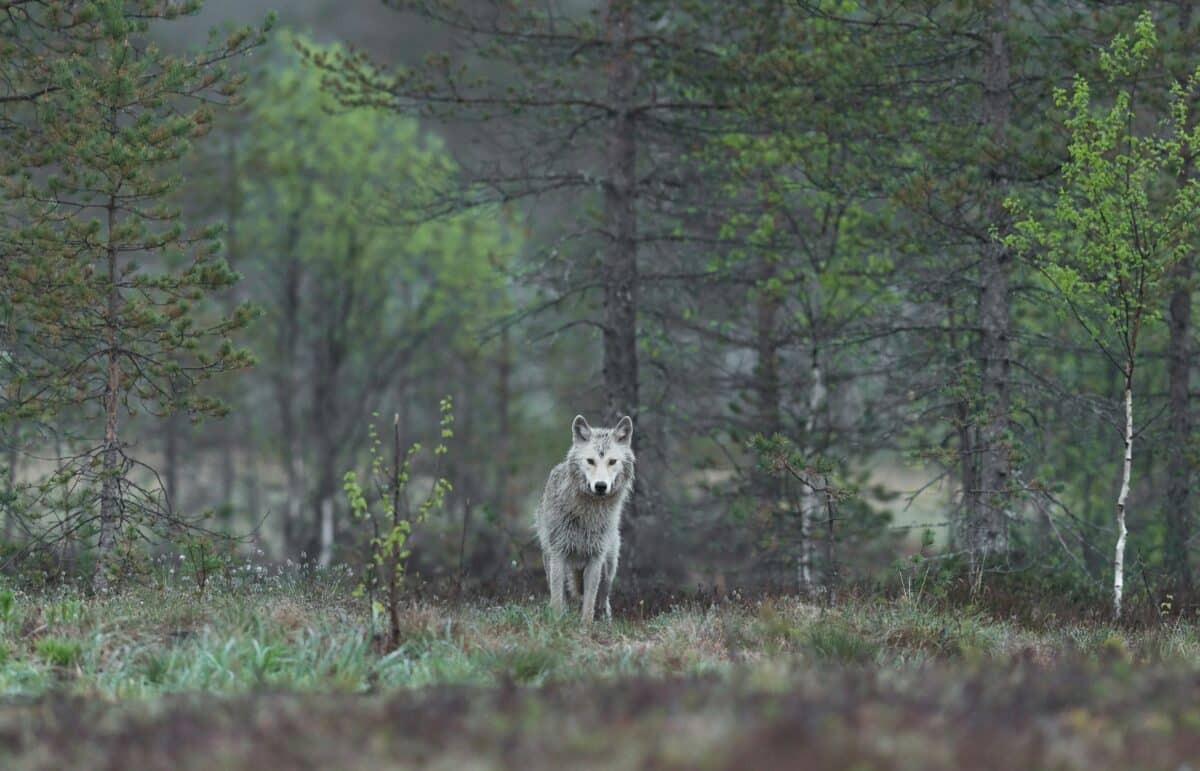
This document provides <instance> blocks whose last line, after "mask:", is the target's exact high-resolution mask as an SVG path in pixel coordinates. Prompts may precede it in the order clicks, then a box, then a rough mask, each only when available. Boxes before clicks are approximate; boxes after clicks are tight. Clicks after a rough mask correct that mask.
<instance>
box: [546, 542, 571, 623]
mask: <svg viewBox="0 0 1200 771" xmlns="http://www.w3.org/2000/svg"><path fill="white" fill-rule="evenodd" d="M564 567H565V566H564V565H563V561H562V560H561V559H560V558H558V557H556V556H555V555H553V554H548V555H546V580H548V581H549V582H550V610H552V611H554V612H555V613H556V614H562V612H563V581H564V579H565V578H566V576H565V575H564V573H563V568H564Z"/></svg>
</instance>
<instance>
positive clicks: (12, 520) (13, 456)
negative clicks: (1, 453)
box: [3, 431, 61, 544]
mask: <svg viewBox="0 0 1200 771" xmlns="http://www.w3.org/2000/svg"><path fill="white" fill-rule="evenodd" d="M11 441H12V443H11V444H9V446H8V449H7V451H6V452H5V456H6V461H5V464H4V466H5V481H4V484H5V493H6V494H7V497H8V498H9V502H8V504H7V505H6V506H5V508H4V541H3V542H4V543H5V544H11V543H12V540H13V532H14V531H15V530H16V524H17V521H16V516H17V513H16V502H15V501H14V500H13V498H14V496H15V495H16V491H17V462H18V461H19V460H20V457H19V455H18V454H17V435H16V431H13V433H12V440H11ZM59 457H61V455H60V456H59Z"/></svg>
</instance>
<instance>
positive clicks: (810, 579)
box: [796, 349, 826, 592]
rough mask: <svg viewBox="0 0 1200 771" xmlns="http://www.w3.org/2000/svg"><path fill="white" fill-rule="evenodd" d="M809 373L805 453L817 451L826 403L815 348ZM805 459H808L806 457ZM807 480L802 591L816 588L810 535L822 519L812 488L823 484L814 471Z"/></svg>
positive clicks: (818, 497)
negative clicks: (821, 414) (818, 433)
mask: <svg viewBox="0 0 1200 771" xmlns="http://www.w3.org/2000/svg"><path fill="white" fill-rule="evenodd" d="M809 377H810V378H811V380H810V382H811V383H812V386H811V388H810V390H809V392H808V418H807V420H805V421H804V437H805V438H804V444H805V447H804V450H805V455H806V456H809V455H812V453H814V452H815V451H816V446H817V444H816V442H815V441H813V434H814V433H815V432H816V430H817V427H818V425H819V422H818V421H817V416H818V415H819V414H820V413H821V410H822V409H823V408H824V406H825V395H826V391H825V375H824V373H823V372H822V371H821V362H820V358H819V354H818V352H817V351H816V350H815V349H814V350H813V352H812V369H811V370H810V375H809ZM805 459H806V460H807V457H806V458H805ZM807 481H808V484H806V485H801V487H800V560H799V564H798V565H797V570H796V580H797V583H798V584H799V586H800V591H801V592H812V591H813V589H814V588H815V587H814V571H813V555H814V553H815V549H814V548H813V540H812V535H813V533H815V532H817V528H818V527H819V526H820V523H821V501H822V496H821V495H820V494H819V493H817V492H816V491H815V490H813V488H814V487H824V485H823V484H822V480H821V479H820V478H819V477H818V476H817V475H809V477H808V480H807Z"/></svg>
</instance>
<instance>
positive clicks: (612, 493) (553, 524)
mask: <svg viewBox="0 0 1200 771" xmlns="http://www.w3.org/2000/svg"><path fill="white" fill-rule="evenodd" d="M633 465H634V456H633V420H632V419H631V418H630V417H629V416H628V415H626V416H625V417H623V418H621V420H620V421H619V422H618V423H617V425H616V426H615V427H614V428H592V427H591V426H589V425H588V422H587V421H586V420H585V419H584V417H583V416H582V415H576V416H575V420H574V421H572V423H571V449H570V450H569V451H568V452H567V457H566V459H565V460H563V462H562V463H559V464H558V465H557V466H555V467H554V468H553V469H552V470H551V471H550V478H549V479H548V480H546V490H545V492H543V493H542V500H541V503H540V504H539V505H538V509H537V514H536V515H535V517H534V523H535V526H536V528H537V536H538V541H539V542H540V543H541V546H542V560H543V562H544V563H545V566H546V578H547V580H548V581H549V582H550V607H551V608H552V609H553V610H554V612H556V613H562V612H563V610H564V604H563V591H564V589H567V590H569V591H570V593H571V595H572V596H575V597H581V598H582V602H583V605H582V611H581V612H582V618H583V623H585V624H590V623H591V622H592V619H593V617H594V616H595V612H596V596H597V594H598V593H599V591H600V588H601V586H603V598H604V615H605V617H606V618H608V619H611V618H612V604H611V603H610V602H609V598H610V595H611V594H612V584H613V578H615V577H616V574H617V561H618V559H619V558H620V555H621V510H622V509H623V508H624V507H625V501H626V500H628V499H629V495H630V493H631V492H632V491H633ZM581 588H582V593H581Z"/></svg>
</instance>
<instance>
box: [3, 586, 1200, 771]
mask: <svg viewBox="0 0 1200 771" xmlns="http://www.w3.org/2000/svg"><path fill="white" fill-rule="evenodd" d="M246 572H247V577H246V578H245V579H243V580H240V581H239V582H237V583H235V584H232V585H230V586H229V587H228V588H225V589H221V590H219V591H218V590H216V589H212V588H210V589H209V590H208V591H207V592H205V593H203V594H199V593H197V592H196V591H195V590H194V589H193V588H188V587H185V586H181V585H173V584H166V585H163V586H160V587H158V588H154V589H151V588H142V589H135V590H131V591H130V592H128V593H125V594H121V595H118V596H114V597H109V598H94V597H86V596H83V595H78V594H75V593H72V592H68V591H58V592H52V593H47V594H41V595H33V594H27V593H20V592H13V591H3V592H0V640H3V643H2V645H3V648H2V650H0V692H3V693H4V694H6V697H5V698H4V699H3V700H0V765H2V766H3V767H4V768H7V769H26V768H29V769H33V768H61V767H68V766H73V767H89V768H102V767H112V768H135V767H136V768H166V767H170V768H191V767H196V768H200V767H204V768H211V767H214V766H216V767H232V768H249V767H252V766H257V767H260V768H261V767H266V766H264V764H268V765H271V766H273V767H279V766H297V767H374V768H378V767H412V766H433V767H443V768H464V767H484V768H487V767H515V766H521V767H550V766H554V765H556V764H558V765H560V766H561V765H562V764H564V763H566V764H568V765H570V766H571V767H594V766H613V765H617V766H621V767H680V768H683V767H696V766H702V767H717V768H723V767H735V766H741V767H755V768H769V767H775V766H780V767H783V766H789V767H795V765H796V764H797V763H800V764H802V765H803V764H811V763H815V764H825V765H838V766H843V765H847V764H858V765H857V766H856V767H861V768H955V767H990V766H996V767H999V766H1004V767H1009V768H1011V767H1024V768H1045V767H1053V768H1085V767H1086V768H1093V769H1095V768H1123V767H1132V766H1134V765H1136V766H1137V767H1140V768H1154V767H1164V768H1165V767H1172V768H1174V767H1179V764H1180V763H1181V762H1183V761H1185V760H1187V759H1188V758H1195V757H1198V756H1200V707H1197V706H1196V704H1197V703H1200V702H1198V701H1197V698H1196V697H1197V695H1198V694H1200V634H1198V632H1200V628H1198V627H1197V625H1196V624H1194V623H1191V622H1186V621H1163V622H1162V623H1160V624H1156V625H1152V626H1149V627H1146V628H1143V629H1132V628H1128V627H1115V626H1110V625H1107V624H1104V623H1091V622H1062V621H1059V620H1056V619H1055V618H1053V617H1052V616H1046V617H1044V618H1042V619H1041V621H1039V622H1036V623H1030V622H1028V621H1026V622H1016V621H1012V620H1006V619H1002V618H997V617H995V616H994V615H991V614H988V613H986V612H984V611H981V610H975V609H971V608H965V607H960V608H950V607H945V606H941V607H939V605H938V604H936V603H934V602H932V601H929V600H922V599H916V598H910V599H907V600H903V599H902V600H896V601H883V600H850V601H847V602H845V603H843V604H840V605H838V606H836V607H833V608H821V607H819V606H817V605H813V604H809V603H806V602H801V601H799V600H796V599H794V598H785V597H778V598H765V599H761V600H737V601H725V602H722V603H719V604H701V603H683V604H680V605H677V606H675V607H673V608H668V609H666V610H664V611H663V612H657V613H651V612H645V613H642V612H640V611H639V608H638V606H634V607H632V608H631V607H630V606H629V604H628V603H627V604H625V606H624V608H623V610H624V614H621V611H618V613H619V615H621V616H622V617H620V618H618V619H617V620H616V621H615V622H613V623H612V624H609V625H604V624H601V625H598V626H597V627H595V628H594V629H592V630H584V629H582V628H580V627H579V625H578V624H577V623H576V622H575V620H574V619H561V620H560V619H555V618H552V617H551V616H550V615H549V614H548V613H547V611H546V609H545V606H544V603H542V602H539V601H537V598H534V599H531V600H530V601H527V602H522V603H507V604H494V603H489V602H485V601H476V602H460V603H448V602H441V601H432V600H431V601H426V602H414V603H412V604H410V605H408V606H407V607H406V610H405V612H404V614H403V619H402V621H403V644H402V645H401V646H400V647H399V648H397V649H395V650H392V651H384V650H382V649H381V646H380V644H379V639H380V638H379V637H378V636H377V635H373V634H372V631H371V629H370V628H369V625H368V624H367V623H366V620H367V617H366V614H365V604H364V603H363V602H361V601H357V600H354V599H352V598H351V594H350V592H349V591H348V587H347V586H346V585H345V583H344V581H342V580H339V579H338V578H337V576H336V575H333V574H331V575H327V576H324V577H322V578H320V579H319V580H315V581H314V580H302V579H300V578H298V577H292V576H289V575H282V574H277V575H270V574H268V573H263V572H255V571H254V570H249V571H246ZM380 626H381V625H380ZM747 764H749V765H747Z"/></svg>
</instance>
